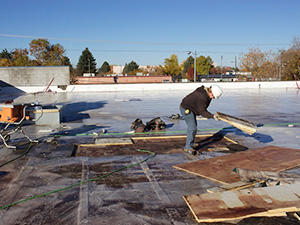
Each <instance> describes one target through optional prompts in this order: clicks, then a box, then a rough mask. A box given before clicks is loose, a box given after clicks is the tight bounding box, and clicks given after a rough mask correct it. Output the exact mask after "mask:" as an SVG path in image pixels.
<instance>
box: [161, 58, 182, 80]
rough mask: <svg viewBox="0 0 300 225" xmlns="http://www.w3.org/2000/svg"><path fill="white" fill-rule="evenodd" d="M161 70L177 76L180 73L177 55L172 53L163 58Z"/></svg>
mask: <svg viewBox="0 0 300 225" xmlns="http://www.w3.org/2000/svg"><path fill="white" fill-rule="evenodd" d="M162 70H163V73H164V74H167V75H171V76H172V77H173V78H177V77H178V76H179V75H180V73H181V67H180V65H179V63H178V57H177V55H175V54H173V55H171V57H170V58H169V59H168V58H165V65H164V66H163V67H162Z"/></svg>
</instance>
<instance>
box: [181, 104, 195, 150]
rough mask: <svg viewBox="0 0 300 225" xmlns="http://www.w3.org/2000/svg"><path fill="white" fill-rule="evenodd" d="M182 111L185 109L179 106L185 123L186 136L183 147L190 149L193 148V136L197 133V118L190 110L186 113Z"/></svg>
mask: <svg viewBox="0 0 300 225" xmlns="http://www.w3.org/2000/svg"><path fill="white" fill-rule="evenodd" d="M184 111H185V109H183V108H182V107H180V112H181V114H182V116H183V118H184V120H185V122H186V125H187V136H186V143H185V146H184V149H191V148H193V145H194V141H195V136H196V133H197V120H196V115H195V114H194V113H193V112H192V111H190V113H189V114H188V115H186V114H185V113H184Z"/></svg>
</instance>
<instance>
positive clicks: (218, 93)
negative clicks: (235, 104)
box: [211, 85, 223, 99]
mask: <svg viewBox="0 0 300 225" xmlns="http://www.w3.org/2000/svg"><path fill="white" fill-rule="evenodd" d="M211 92H212V94H213V95H214V97H215V99H218V98H219V97H220V96H221V95H222V94H223V91H222V89H221V88H220V87H219V86H218V85H212V86H211Z"/></svg>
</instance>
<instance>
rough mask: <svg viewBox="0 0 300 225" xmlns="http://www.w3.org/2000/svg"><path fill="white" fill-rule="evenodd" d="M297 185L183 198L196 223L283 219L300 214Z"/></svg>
mask: <svg viewBox="0 0 300 225" xmlns="http://www.w3.org/2000/svg"><path fill="white" fill-rule="evenodd" d="M293 190H300V184H299V183H296V184H289V185H282V186H272V187H265V188H253V189H242V190H235V191H225V192H217V193H205V194H197V195H188V196H183V198H184V200H185V202H186V203H187V205H188V207H189V208H190V210H191V211H192V213H193V215H194V216H195V218H196V220H197V222H199V223H201V222H221V221H227V220H236V219H243V218H247V217H254V216H285V215H286V212H296V211H299V210H300V198H299V195H298V194H297V191H296V192H294V191H293Z"/></svg>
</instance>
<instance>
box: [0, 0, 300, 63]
mask: <svg viewBox="0 0 300 225" xmlns="http://www.w3.org/2000/svg"><path fill="white" fill-rule="evenodd" d="M299 9H300V1H299V0H214V1H213V0H206V1H204V0H85V1H84V0H51V1H48V0H9V1H8V0H0V21H1V22H0V51H2V50H3V49H5V48H6V49H8V50H9V51H10V50H13V49H15V48H27V49H28V48H29V43H30V41H31V40H32V39H37V38H39V37H41V38H48V40H49V42H50V43H51V44H56V43H59V44H61V45H62V46H63V47H64V48H65V49H66V56H68V57H69V58H70V60H71V62H72V64H73V65H75V66H76V64H77V62H78V59H79V57H80V55H81V53H82V51H83V50H84V49H85V48H86V47H87V48H89V50H90V51H91V52H92V54H93V56H94V58H95V59H96V62H97V68H99V67H101V65H102V63H103V62H104V61H107V62H108V63H109V64H111V65H125V63H129V62H131V61H132V60H133V61H135V62H136V63H137V64H138V65H163V64H164V59H165V58H170V56H171V55H172V54H176V55H177V56H178V59H179V63H181V62H182V61H183V60H185V59H186V58H187V57H188V55H187V51H188V50H191V51H193V52H195V51H196V53H197V56H199V55H204V56H205V57H206V56H210V57H211V58H212V60H213V61H214V62H216V63H217V64H218V65H221V63H222V65H223V66H234V60H235V57H236V58H237V59H238V57H239V55H240V54H241V53H247V52H248V50H249V48H260V49H261V50H262V51H267V50H272V51H274V52H277V51H278V50H279V49H288V48H289V47H290V46H291V45H292V41H293V39H294V38H295V37H300V29H299V28H300V19H299V12H300V11H299ZM221 58H222V60H221ZM237 62H238V60H237Z"/></svg>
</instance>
